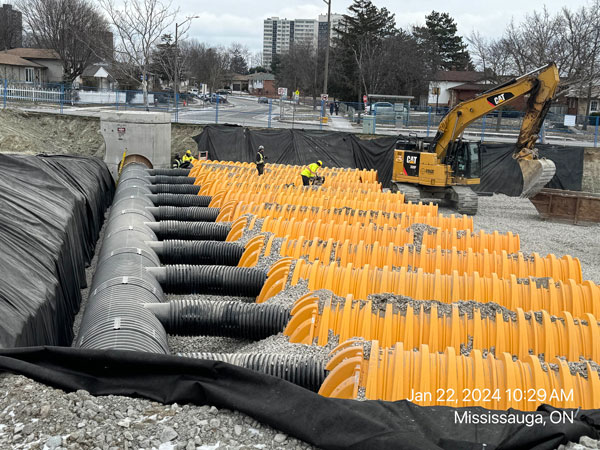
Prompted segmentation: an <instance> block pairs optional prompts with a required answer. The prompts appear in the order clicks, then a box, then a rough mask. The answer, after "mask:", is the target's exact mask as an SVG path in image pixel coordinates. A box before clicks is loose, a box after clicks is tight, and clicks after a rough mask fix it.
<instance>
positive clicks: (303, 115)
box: [9, 96, 600, 147]
mask: <svg viewBox="0 0 600 450" xmlns="http://www.w3.org/2000/svg"><path fill="white" fill-rule="evenodd" d="M9 107H13V108H14V107H17V108H19V109H23V110H28V111H37V112H46V113H53V114H57V113H59V112H60V109H59V107H58V106H57V105H55V104H41V105H31V104H28V103H14V104H10V105H9ZM111 110H114V107H113V106H64V107H63V114H66V115H79V116H92V117H99V116H100V114H101V113H102V112H106V111H111ZM120 110H123V108H122V107H121V108H120ZM128 110H137V111H139V110H143V108H130V109H128ZM151 111H163V112H167V111H168V110H167V109H166V105H159V108H151ZM169 112H171V114H172V120H173V122H175V121H178V122H180V123H197V124H212V123H216V122H217V120H218V123H219V124H225V123H228V124H236V125H242V126H249V127H259V128H267V127H269V125H270V127H271V128H297V129H309V130H319V129H322V130H329V131H344V132H350V133H362V126H360V125H357V124H353V123H351V122H350V121H348V120H347V119H346V118H344V117H342V116H334V117H331V118H330V120H329V122H328V123H327V124H324V125H321V124H319V121H318V111H313V109H312V108H310V107H306V106H300V107H296V109H295V110H294V109H293V107H292V105H291V104H289V103H287V104H285V105H284V115H283V116H284V117H283V120H282V119H281V118H280V115H281V114H280V106H279V102H277V101H275V102H273V104H272V107H271V120H270V124H269V105H268V104H264V103H258V101H257V99H256V98H255V97H249V96H229V98H228V102H227V103H226V104H225V105H219V108H218V116H217V108H216V107H215V105H212V104H208V105H204V104H202V103H200V102H198V103H195V104H192V105H190V106H187V107H183V108H181V109H180V111H179V113H178V117H176V116H175V112H173V111H172V109H171V111H169ZM376 133H377V134H378V135H398V134H408V133H416V134H418V135H419V136H425V135H426V134H427V128H426V127H415V128H406V129H405V128H392V127H382V126H378V127H377V131H376ZM434 133H435V128H431V129H430V135H431V134H434ZM465 137H467V138H469V139H471V140H475V141H478V140H480V139H481V133H480V132H479V131H478V130H474V131H472V132H471V131H466V132H465ZM516 139H517V133H515V132H504V133H493V132H486V134H485V141H487V142H515V141H516ZM545 142H546V143H549V144H558V145H568V146H580V147H593V146H594V142H593V141H589V140H577V139H575V138H572V137H570V136H566V135H550V133H547V134H546V139H545ZM598 145H600V142H599V143H598Z"/></svg>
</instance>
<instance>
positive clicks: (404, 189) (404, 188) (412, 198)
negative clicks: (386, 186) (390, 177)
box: [391, 181, 422, 203]
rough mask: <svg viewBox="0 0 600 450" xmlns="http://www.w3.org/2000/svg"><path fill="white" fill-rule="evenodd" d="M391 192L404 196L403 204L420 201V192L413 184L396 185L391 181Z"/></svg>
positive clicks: (396, 183)
mask: <svg viewBox="0 0 600 450" xmlns="http://www.w3.org/2000/svg"><path fill="white" fill-rule="evenodd" d="M391 190H392V192H399V193H401V194H404V202H405V203H407V202H412V203H419V202H420V201H422V198H421V191H420V190H419V188H418V187H416V186H415V185H414V184H409V183H398V182H396V181H392V185H391Z"/></svg>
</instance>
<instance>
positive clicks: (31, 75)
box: [25, 67, 35, 83]
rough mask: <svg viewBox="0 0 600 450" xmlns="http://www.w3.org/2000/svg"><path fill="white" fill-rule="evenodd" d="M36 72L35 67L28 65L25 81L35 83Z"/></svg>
mask: <svg viewBox="0 0 600 450" xmlns="http://www.w3.org/2000/svg"><path fill="white" fill-rule="evenodd" d="M34 76H35V75H34V73H33V69H32V68H31V67H26V68H25V81H26V82H28V83H33V79H34Z"/></svg>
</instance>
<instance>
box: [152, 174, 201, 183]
mask: <svg viewBox="0 0 600 450" xmlns="http://www.w3.org/2000/svg"><path fill="white" fill-rule="evenodd" d="M148 181H150V183H152V184H194V183H195V182H196V179H195V178H193V177H179V176H175V177H170V176H168V175H151V176H149V177H148Z"/></svg>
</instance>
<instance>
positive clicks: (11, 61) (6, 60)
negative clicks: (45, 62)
mask: <svg viewBox="0 0 600 450" xmlns="http://www.w3.org/2000/svg"><path fill="white" fill-rule="evenodd" d="M0 64H4V65H7V66H24V67H44V66H41V65H39V64H37V63H34V62H32V61H27V60H26V59H23V58H21V57H19V56H16V55H11V54H9V53H6V52H5V51H4V52H0Z"/></svg>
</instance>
